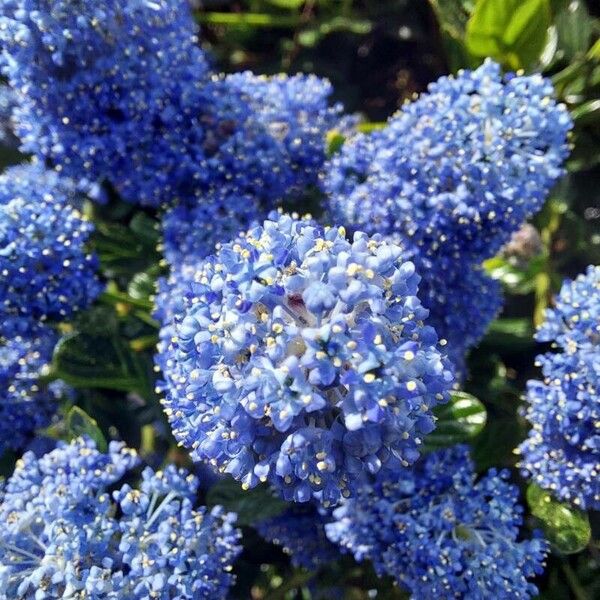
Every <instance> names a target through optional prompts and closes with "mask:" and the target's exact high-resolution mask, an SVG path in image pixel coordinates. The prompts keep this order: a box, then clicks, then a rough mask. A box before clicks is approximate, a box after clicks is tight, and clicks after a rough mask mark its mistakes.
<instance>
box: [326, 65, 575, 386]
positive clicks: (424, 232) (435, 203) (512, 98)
mask: <svg viewBox="0 0 600 600" xmlns="http://www.w3.org/2000/svg"><path fill="white" fill-rule="evenodd" d="M571 126H572V123H571V120H570V117H569V114H568V112H567V110H566V108H565V107H564V106H563V105H560V104H557V102H556V100H555V99H554V90H553V88H552V85H551V83H550V82H549V81H547V80H545V79H543V78H542V77H541V76H540V75H533V76H514V75H507V76H505V77H503V76H502V75H501V73H500V67H499V66H498V65H497V64H494V63H493V62H491V61H486V62H485V63H484V64H483V65H482V66H481V67H480V68H478V69H477V70H475V71H462V72H460V73H459V75H458V76H457V77H442V78H441V79H440V80H438V81H437V82H436V83H434V84H432V85H431V86H430V88H429V92H428V93H426V94H424V95H422V96H421V97H420V98H419V99H418V100H417V101H415V102H413V103H412V104H407V105H406V106H405V107H404V108H403V109H402V111H401V112H399V113H398V114H397V115H395V116H393V117H392V118H391V119H390V120H389V121H388V123H387V126H386V127H385V128H383V129H382V130H379V131H375V132H374V133H372V134H369V135H362V134H357V135H355V136H353V137H350V139H348V141H346V143H345V144H344V145H343V147H342V148H341V151H340V152H339V153H337V154H336V155H334V157H333V158H332V159H331V161H330V163H329V164H328V166H327V167H326V169H325V176H324V177H323V188H324V190H325V192H326V193H327V196H328V198H327V201H328V204H327V209H328V212H329V215H330V218H331V219H332V220H333V221H334V222H337V223H343V224H345V225H347V226H348V227H349V228H350V229H353V230H360V231H365V232H366V233H368V234H373V233H376V232H377V233H380V234H382V235H384V236H385V237H389V238H391V239H392V240H393V241H394V242H395V243H398V244H399V245H401V246H402V247H403V248H404V252H405V255H406V257H407V258H408V259H410V260H411V261H413V262H414V264H415V266H416V268H417V272H418V273H419V274H420V275H421V277H422V278H423V284H422V286H421V300H422V302H423V305H424V306H425V307H426V308H428V309H429V310H430V311H431V313H432V322H431V324H432V325H434V326H436V327H439V329H438V334H439V335H440V337H442V338H445V339H446V340H447V341H448V344H449V354H450V356H451V358H452V359H453V361H454V362H455V364H456V368H457V372H458V373H459V374H460V375H464V366H463V365H464V358H465V354H466V352H467V351H468V350H469V349H470V348H471V347H473V346H474V345H475V344H476V343H477V342H478V341H479V340H480V339H481V337H482V336H483V334H484V332H485V330H486V328H487V326H488V324H489V322H490V321H491V320H492V319H493V317H494V316H495V315H496V313H497V312H498V310H499V308H500V306H501V302H502V298H501V295H500V289H499V286H498V285H497V284H496V283H495V282H493V281H492V280H491V279H490V278H488V277H487V276H486V275H485V274H484V273H483V272H482V271H481V262H482V261H483V260H485V259H487V258H490V257H492V256H493V255H494V254H495V253H496V252H497V251H498V250H500V248H501V247H502V246H503V245H504V244H505V243H506V242H508V241H509V240H510V238H511V235H512V234H513V233H514V232H515V231H517V230H518V229H519V228H520V226H521V225H522V223H523V222H524V221H525V220H526V219H527V218H528V217H530V216H531V215H533V214H534V213H536V212H537V211H538V210H539V209H540V208H541V206H542V204H543V202H544V200H545V199H546V197H547V195H548V192H549V190H550V188H551V187H552V185H553V184H554V182H555V181H556V180H557V179H558V178H559V177H560V176H561V175H562V173H563V168H562V164H563V162H564V160H565V158H566V156H567V154H568V145H567V141H566V140H567V134H568V132H569V129H570V128H571Z"/></svg>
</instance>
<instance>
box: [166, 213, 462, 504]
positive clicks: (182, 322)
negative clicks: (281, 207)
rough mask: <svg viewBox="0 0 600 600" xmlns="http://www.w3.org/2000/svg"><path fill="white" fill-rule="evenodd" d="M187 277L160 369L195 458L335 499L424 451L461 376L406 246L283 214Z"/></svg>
mask: <svg viewBox="0 0 600 600" xmlns="http://www.w3.org/2000/svg"><path fill="white" fill-rule="evenodd" d="M187 277H188V280H189V283H188V285H187V290H186V292H185V293H184V294H183V295H182V294H181V292H178V294H177V295H178V296H179V297H180V298H181V302H182V306H183V307H184V310H181V309H179V310H173V306H172V305H171V307H170V308H169V309H168V310H167V311H166V312H167V313H168V312H169V311H170V312H171V314H176V315H177V317H176V318H175V319H174V322H173V323H171V324H170V325H167V326H170V327H173V329H172V330H171V332H172V333H173V335H172V338H171V340H170V343H169V342H168V340H166V335H165V336H164V337H163V342H164V343H165V345H166V344H167V343H168V346H167V347H166V348H163V350H164V353H163V356H162V357H161V358H159V365H160V366H162V368H163V369H164V374H165V377H166V380H167V385H166V388H167V395H166V398H165V400H164V405H165V410H166V413H167V416H168V417H169V419H170V421H171V424H172V428H173V432H174V434H175V436H176V438H177V439H178V440H179V441H180V442H181V443H182V444H183V445H184V446H186V447H188V448H190V450H191V452H192V457H193V458H194V459H195V460H198V461H208V462H210V463H211V464H212V465H213V466H214V467H215V468H216V469H218V470H219V471H221V472H227V473H230V474H231V475H233V477H235V478H236V479H238V480H240V481H241V482H242V483H243V485H244V486H245V487H253V486H255V485H257V484H258V483H259V482H260V481H269V482H271V483H272V484H273V485H274V486H275V487H276V488H277V489H279V490H280V491H281V493H282V494H283V496H284V497H285V498H286V499H289V500H294V501H297V502H306V501H308V500H310V499H311V498H312V497H315V498H318V499H320V500H321V501H323V502H325V503H335V502H337V501H338V500H339V499H340V497H342V496H348V495H350V494H351V492H352V490H353V489H354V488H355V486H356V484H357V482H358V481H359V480H360V478H361V477H362V476H364V474H365V473H376V472H378V471H380V470H381V469H384V470H385V469H398V468H401V467H407V466H408V465H410V464H411V463H413V462H414V461H415V460H416V459H417V458H418V456H419V447H420V444H421V443H422V440H423V437H424V436H425V435H426V434H427V433H429V432H430V431H431V430H432V429H433V428H434V417H433V415H432V412H431V410H432V408H433V407H434V406H436V405H437V404H439V403H441V402H444V401H446V399H447V391H448V388H449V386H450V385H451V381H452V376H451V372H450V368H449V365H448V364H447V362H446V360H445V358H444V357H443V356H442V355H441V354H440V352H439V350H438V348H437V336H436V334H435V331H434V330H433V329H432V328H431V327H428V326H427V325H426V324H425V323H424V322H423V321H424V319H426V317H427V311H426V310H425V309H423V307H422V306H421V304H420V302H419V300H418V299H417V297H416V294H417V285H418V282H419V277H418V275H417V274H416V273H415V269H414V266H413V265H412V263H407V262H403V261H402V260H401V249H400V248H399V247H398V246H395V245H394V244H391V243H387V242H385V241H383V240H382V239H381V237H380V236H373V237H369V236H367V235H365V234H360V233H357V234H355V236H354V240H353V241H348V239H347V238H346V236H345V232H344V231H343V229H338V228H325V229H323V228H321V227H320V226H317V225H316V224H314V223H312V222H311V221H309V220H298V219H297V218H294V217H290V216H286V215H278V214H274V215H272V217H271V218H270V219H269V220H267V221H265V222H264V225H262V226H257V227H255V228H253V229H250V230H249V231H248V232H247V233H245V234H242V235H240V236H239V238H238V239H237V240H236V241H233V242H231V243H228V244H223V245H221V246H220V247H219V248H218V249H217V252H216V254H215V255H214V256H211V257H209V258H207V259H206V260H205V261H204V262H199V263H198V264H197V266H196V268H195V270H194V271H190V272H188V274H187ZM168 297H169V295H168V294H167V298H168Z"/></svg>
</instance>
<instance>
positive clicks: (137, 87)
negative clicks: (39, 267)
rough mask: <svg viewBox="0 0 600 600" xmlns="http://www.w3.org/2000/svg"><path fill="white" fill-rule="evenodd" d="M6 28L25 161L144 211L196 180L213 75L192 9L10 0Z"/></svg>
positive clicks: (7, 69) (176, 4) (179, 4)
mask: <svg viewBox="0 0 600 600" xmlns="http://www.w3.org/2000/svg"><path fill="white" fill-rule="evenodd" d="M0 23H1V25H2V26H1V27H0V41H1V43H2V50H3V63H4V74H5V75H6V76H7V77H8V78H9V81H10V83H11V85H12V86H13V87H14V89H15V90H16V92H17V94H18V96H19V104H20V108H19V109H18V110H17V111H16V113H15V114H16V118H17V122H18V134H19V136H20V137H21V139H22V142H23V149H24V150H25V151H27V152H32V153H34V154H37V155H40V156H43V157H45V158H47V159H48V160H49V161H50V162H51V163H52V165H53V166H55V167H56V168H57V169H58V170H60V171H61V172H62V173H64V174H65V175H66V176H69V177H72V178H74V179H76V180H78V181H79V180H83V179H87V180H88V181H89V182H90V183H96V182H98V181H103V180H107V181H109V182H110V183H111V184H112V185H113V186H114V187H115V188H116V189H117V191H118V192H119V193H120V194H121V195H122V197H123V198H125V199H127V200H129V201H132V202H141V203H143V204H152V205H157V204H159V203H160V202H163V201H164V200H165V199H166V197H168V196H169V194H174V193H175V189H174V187H173V182H174V181H175V182H179V181H183V180H184V179H185V178H193V177H195V176H197V175H198V172H199V169H202V167H203V164H202V163H203V160H204V155H203V154H200V155H199V151H200V150H201V149H202V142H203V141H206V140H202V139H200V140H199V139H197V138H198V136H200V137H202V136H203V135H204V133H205V129H204V127H202V126H201V124H200V123H199V118H200V115H201V111H199V107H200V106H201V104H200V100H201V98H200V96H199V88H200V84H201V81H202V80H203V78H206V77H207V75H208V66H207V63H206V61H205V59H204V55H203V53H202V51H201V50H200V48H198V47H197V45H196V41H197V40H196V37H195V34H196V29H195V26H194V22H193V19H192V17H191V14H190V11H189V8H188V6H187V2H185V1H184V0H157V1H156V2H140V1H138V0H125V1H124V2H106V1H104V2H97V1H96V0H83V1H82V2H78V3H76V5H74V4H73V3H72V2H70V1H64V0H59V1H57V2H52V3H51V4H48V3H47V2H42V1H41V0H4V2H3V16H2V18H1V21H0ZM194 150H195V151H194Z"/></svg>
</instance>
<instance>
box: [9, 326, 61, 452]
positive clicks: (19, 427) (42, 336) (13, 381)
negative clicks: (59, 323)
mask: <svg viewBox="0 0 600 600" xmlns="http://www.w3.org/2000/svg"><path fill="white" fill-rule="evenodd" d="M56 338H57V335H56V333H54V331H52V330H51V329H49V328H47V327H41V326H37V327H31V326H30V325H28V326H27V328H26V331H25V332H23V333H17V332H14V331H13V332H12V333H11V335H10V336H9V337H4V336H2V335H0V454H2V453H3V452H4V451H5V450H7V449H13V450H17V449H19V448H23V447H24V446H25V444H26V443H27V442H28V441H30V439H31V435H32V433H33V432H34V431H35V430H36V429H38V428H41V427H44V426H46V425H48V423H49V422H50V419H51V417H52V415H53V414H54V412H55V411H56V404H57V398H58V396H59V395H60V389H58V388H57V387H56V386H55V385H50V386H47V385H44V384H43V383H41V382H40V379H39V376H40V372H41V371H43V369H44V367H45V366H46V365H47V364H48V362H49V361H50V359H51V358H52V350H53V349H54V344H55V342H56Z"/></svg>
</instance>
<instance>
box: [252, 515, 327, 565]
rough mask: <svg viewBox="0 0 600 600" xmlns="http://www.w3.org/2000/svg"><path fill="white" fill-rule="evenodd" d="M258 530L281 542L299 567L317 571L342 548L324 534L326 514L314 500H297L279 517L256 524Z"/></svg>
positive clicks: (266, 536)
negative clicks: (298, 501)
mask: <svg viewBox="0 0 600 600" xmlns="http://www.w3.org/2000/svg"><path fill="white" fill-rule="evenodd" d="M256 529H257V531H258V533H259V534H260V535H261V536H262V537H263V538H264V539H265V540H267V541H268V542H271V543H273V544H275V545H276V546H281V548H282V550H283V551H284V552H285V553H286V554H288V555H289V557H290V562H291V563H292V565H293V566H294V567H296V568H304V569H308V570H309V571H316V570H317V569H319V568H320V567H322V566H323V565H324V564H326V563H328V562H331V561H333V560H335V559H336V558H337V557H338V555H339V550H338V548H337V547H336V546H334V545H333V544H332V543H331V542H330V541H329V540H328V539H327V536H326V535H325V518H324V516H323V515H321V514H320V510H319V509H318V508H317V507H315V506H312V505H311V504H296V505H294V506H292V507H291V508H289V509H288V510H286V511H285V512H284V513H282V514H281V515H279V516H277V517H272V518H270V519H267V520H265V521H261V522H259V523H258V524H257V526H256Z"/></svg>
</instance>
